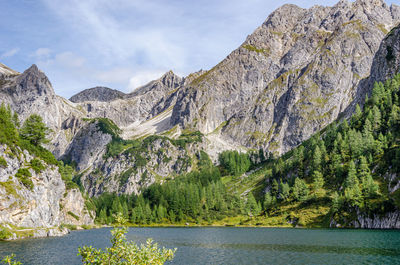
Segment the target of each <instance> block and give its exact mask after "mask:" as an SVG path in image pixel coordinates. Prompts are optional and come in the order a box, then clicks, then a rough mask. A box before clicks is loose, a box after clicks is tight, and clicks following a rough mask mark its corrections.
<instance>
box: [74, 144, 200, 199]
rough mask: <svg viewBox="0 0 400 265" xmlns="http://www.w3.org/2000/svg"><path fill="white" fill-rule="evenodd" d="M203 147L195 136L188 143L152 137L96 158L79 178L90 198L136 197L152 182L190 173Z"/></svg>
mask: <svg viewBox="0 0 400 265" xmlns="http://www.w3.org/2000/svg"><path fill="white" fill-rule="evenodd" d="M202 148H204V144H203V139H202V138H201V137H196V139H193V141H191V142H189V143H184V142H183V139H181V141H180V140H173V139H169V138H166V137H159V136H151V137H149V138H146V139H145V140H144V141H143V142H137V143H136V144H134V146H133V147H131V148H129V149H127V150H126V151H124V152H123V153H121V154H119V155H117V156H114V157H108V158H106V159H98V160H96V162H94V163H93V164H92V169H93V170H92V171H89V173H87V174H84V175H83V176H82V178H81V181H82V184H83V186H84V187H85V190H87V191H88V193H89V195H90V196H97V195H100V194H101V193H104V192H116V193H118V194H139V193H140V192H141V191H142V190H143V189H144V188H146V187H148V186H150V185H151V184H153V183H154V182H156V181H157V182H161V183H162V182H163V181H165V180H166V179H167V178H173V177H174V176H176V175H179V174H183V173H186V172H189V171H190V170H191V169H192V167H193V164H194V161H195V160H196V157H197V153H196V151H197V152H198V150H202Z"/></svg>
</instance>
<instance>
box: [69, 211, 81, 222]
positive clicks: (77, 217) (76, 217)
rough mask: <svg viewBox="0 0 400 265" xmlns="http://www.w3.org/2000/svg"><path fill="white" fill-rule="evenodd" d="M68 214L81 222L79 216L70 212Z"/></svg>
mask: <svg viewBox="0 0 400 265" xmlns="http://www.w3.org/2000/svg"><path fill="white" fill-rule="evenodd" d="M68 214H69V215H71V216H72V217H73V218H75V219H76V220H77V221H79V216H77V215H76V214H74V213H73V212H71V211H68Z"/></svg>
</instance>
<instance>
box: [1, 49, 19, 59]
mask: <svg viewBox="0 0 400 265" xmlns="http://www.w3.org/2000/svg"><path fill="white" fill-rule="evenodd" d="M18 52H19V48H13V49H11V50H8V51H5V52H4V53H2V54H1V55H0V58H8V57H12V56H14V55H16V54H17V53H18Z"/></svg>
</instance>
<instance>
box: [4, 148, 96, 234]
mask: <svg viewBox="0 0 400 265" xmlns="http://www.w3.org/2000/svg"><path fill="white" fill-rule="evenodd" d="M16 150H17V151H14V155H11V154H12V151H11V149H10V148H9V147H8V146H6V145H0V156H1V157H3V158H4V159H5V161H6V162H7V166H6V167H4V168H3V167H2V168H0V176H1V177H0V223H1V224H11V225H14V226H18V227H20V226H23V227H29V228H46V229H47V230H46V231H48V229H49V228H54V227H57V226H59V225H61V224H63V223H65V224H75V223H77V220H75V221H74V220H71V218H70V217H69V216H68V212H73V213H74V214H75V215H76V216H78V218H79V223H80V224H93V217H94V213H91V212H89V211H88V210H87V209H86V207H85V200H84V198H83V196H82V194H81V193H80V191H79V190H76V189H75V190H74V189H72V190H67V189H66V186H65V184H64V182H63V181H62V178H61V175H60V173H59V172H58V167H57V166H54V165H47V164H46V163H45V162H44V161H42V163H43V164H44V165H45V166H46V168H45V169H44V170H43V171H42V172H40V173H36V172H35V171H34V170H32V169H30V168H29V163H30V161H31V160H32V159H33V158H34V157H33V156H31V155H30V154H29V153H28V152H27V151H22V150H21V149H19V148H17V149H16ZM15 152H16V153H15ZM20 168H27V169H28V170H29V172H30V173H31V175H32V177H30V179H31V180H32V183H33V189H29V188H27V187H25V186H24V185H23V183H21V182H20V181H19V180H18V178H17V177H16V173H17V172H18V169H20ZM35 230H36V229H35ZM61 232H62V231H61ZM38 233H40V232H38ZM61 234H62V233H61ZM40 235H42V234H40ZM51 235H55V233H53V234H51Z"/></svg>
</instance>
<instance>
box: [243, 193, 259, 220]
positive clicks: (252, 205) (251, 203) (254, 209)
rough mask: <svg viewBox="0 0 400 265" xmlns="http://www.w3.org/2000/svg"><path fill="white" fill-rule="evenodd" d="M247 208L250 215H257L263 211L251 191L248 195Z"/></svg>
mask: <svg viewBox="0 0 400 265" xmlns="http://www.w3.org/2000/svg"><path fill="white" fill-rule="evenodd" d="M246 210H247V213H248V214H249V215H250V216H257V215H259V214H260V211H261V207H260V204H258V203H257V201H256V199H255V198H254V195H253V193H251V192H249V195H247V203H246Z"/></svg>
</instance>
